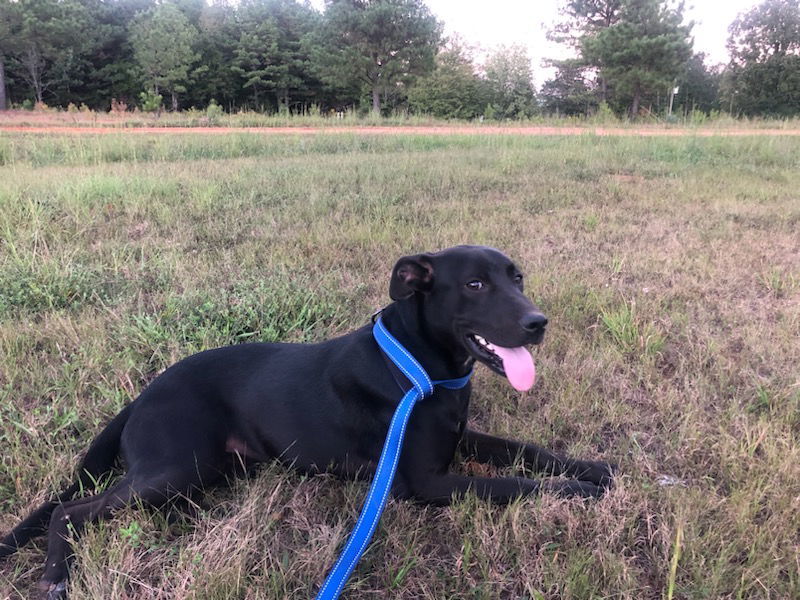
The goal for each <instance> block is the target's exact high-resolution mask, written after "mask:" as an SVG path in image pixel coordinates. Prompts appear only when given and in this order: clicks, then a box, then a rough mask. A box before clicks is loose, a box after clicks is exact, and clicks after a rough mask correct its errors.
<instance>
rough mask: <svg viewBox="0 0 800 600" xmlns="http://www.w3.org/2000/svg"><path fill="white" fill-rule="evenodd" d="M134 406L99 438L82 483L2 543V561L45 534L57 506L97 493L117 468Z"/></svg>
mask: <svg viewBox="0 0 800 600" xmlns="http://www.w3.org/2000/svg"><path fill="white" fill-rule="evenodd" d="M132 406H133V405H132V404H129V405H128V406H126V407H125V408H124V409H122V411H121V412H120V413H119V414H118V415H117V416H116V417H114V418H113V419H112V420H111V422H110V423H109V424H108V425H107V426H106V428H105V429H103V431H101V432H100V434H99V435H98V436H97V437H96V438H95V440H94V441H93V442H92V444H91V445H90V446H89V450H88V451H87V452H86V456H85V457H84V459H83V462H82V463H81V466H80V468H79V469H78V480H77V481H76V482H75V483H73V484H72V485H70V486H69V487H68V488H67V489H65V490H64V491H63V492H61V493H60V494H59V495H58V496H56V498H55V499H54V500H49V501H47V502H45V503H44V504H42V505H41V506H39V508H37V509H36V510H34V511H33V512H32V513H31V514H30V515H28V516H27V517H26V518H25V519H24V520H23V521H22V522H21V523H20V524H19V525H17V526H16V527H15V528H14V529H13V531H11V532H10V533H9V534H8V535H6V536H5V537H4V538H3V539H2V540H0V558H3V557H5V556H8V555H10V554H13V553H14V552H16V551H17V549H18V548H20V547H21V546H23V545H24V544H26V543H27V542H28V540H30V539H32V538H35V537H38V536H40V535H44V533H45V532H46V531H47V524H48V523H49V522H50V516H51V515H52V513H53V511H54V510H55V509H56V507H57V506H59V505H60V504H62V503H64V502H68V501H69V500H71V499H72V497H73V496H74V495H75V494H76V493H78V492H79V491H80V490H89V491H90V490H94V489H95V487H96V485H97V482H98V481H99V480H100V479H101V478H102V477H103V476H104V475H106V474H108V473H109V472H111V470H112V469H113V468H114V463H115V462H116V459H117V455H118V454H119V443H120V435H121V434H122V429H123V428H124V426H125V423H126V422H127V420H128V417H129V416H130V412H131V408H132Z"/></svg>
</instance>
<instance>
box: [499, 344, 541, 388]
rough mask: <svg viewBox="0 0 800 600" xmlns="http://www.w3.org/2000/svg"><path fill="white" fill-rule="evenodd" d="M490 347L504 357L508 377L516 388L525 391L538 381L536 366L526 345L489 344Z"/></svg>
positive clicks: (504, 367) (504, 366)
mask: <svg viewBox="0 0 800 600" xmlns="http://www.w3.org/2000/svg"><path fill="white" fill-rule="evenodd" d="M489 347H490V348H491V349H492V350H493V351H494V353H495V354H497V355H498V356H499V357H500V358H502V359H503V369H504V370H505V372H506V377H508V381H509V383H511V385H513V386H514V388H515V389H517V390H519V391H520V392H525V391H527V390H529V389H531V388H532V387H533V382H534V381H536V366H535V365H534V364H533V357H531V353H530V352H528V350H527V349H526V348H525V347H524V346H520V347H519V348H503V347H502V346H495V345H494V344H489Z"/></svg>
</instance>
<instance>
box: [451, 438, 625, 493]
mask: <svg viewBox="0 0 800 600" xmlns="http://www.w3.org/2000/svg"><path fill="white" fill-rule="evenodd" d="M459 449H460V450H461V453H462V454H463V455H464V456H465V457H466V458H472V459H474V460H477V461H478V462H483V463H489V464H492V465H495V466H498V467H510V466H512V465H514V463H515V462H516V460H517V459H518V458H522V459H523V460H524V461H525V464H526V465H528V466H529V467H532V468H533V469H534V470H536V471H538V472H541V473H547V474H548V475H562V474H563V475H569V476H570V477H575V478H576V479H579V480H581V481H589V482H591V483H593V484H595V485H598V486H601V487H605V488H607V487H611V485H612V483H613V478H614V468H613V466H612V465H610V464H608V463H605V462H601V461H589V460H577V459H574V458H567V457H563V456H558V455H556V454H553V453H552V452H550V451H549V450H546V449H544V448H540V447H539V446H535V445H533V444H523V443H522V442H516V441H514V440H507V439H504V438H501V437H497V436H494V435H489V434H486V433H479V432H477V431H472V430H470V429H467V430H466V431H464V435H463V437H462V438H461V443H460V446H459Z"/></svg>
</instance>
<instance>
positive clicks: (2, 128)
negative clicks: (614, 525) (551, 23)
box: [0, 125, 800, 137]
mask: <svg viewBox="0 0 800 600" xmlns="http://www.w3.org/2000/svg"><path fill="white" fill-rule="evenodd" d="M0 132H8V133H12V132H13V133H45V134H62V135H96V134H114V133H116V134H119V133H138V134H169V135H173V134H179V133H202V134H212V135H213V134H217V135H221V134H229V133H256V134H262V135H287V134H296V135H315V134H324V133H328V134H330V133H336V134H340V133H350V134H354V135H530V136H545V135H551V136H570V135H597V136H626V137H632V136H637V137H681V136H690V135H693V136H698V137H713V136H720V137H741V136H800V129H652V128H643V127H640V128H620V127H498V126H492V125H487V126H481V127H444V126H424V127H417V126H408V127H379V126H378V127H69V126H64V127H59V126H47V127H42V126H24V125H0Z"/></svg>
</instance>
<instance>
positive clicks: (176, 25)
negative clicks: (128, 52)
mask: <svg viewBox="0 0 800 600" xmlns="http://www.w3.org/2000/svg"><path fill="white" fill-rule="evenodd" d="M197 35H198V34H197V29H196V28H195V27H194V26H193V25H192V24H191V23H189V20H188V19H187V18H186V16H185V15H184V14H183V13H182V12H181V11H180V10H178V8H177V7H176V6H175V5H174V4H170V3H164V4H159V5H158V6H157V7H155V8H153V9H151V10H149V11H147V12H145V13H142V14H140V15H139V16H137V17H136V19H135V20H134V22H133V23H132V24H131V43H132V44H133V50H134V56H135V58H136V62H137V63H138V64H139V67H140V68H141V69H142V72H143V73H144V76H145V81H146V82H147V84H148V86H149V87H151V88H152V89H153V91H154V92H155V93H156V94H158V93H159V91H160V90H161V89H164V90H166V91H168V92H170V94H171V95H172V110H177V109H178V93H180V92H184V91H186V84H187V83H188V82H189V79H190V77H191V76H192V67H193V65H194V64H195V63H196V62H197V61H198V60H199V58H200V57H199V55H198V54H196V53H195V51H194V45H195V44H196V43H197Z"/></svg>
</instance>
